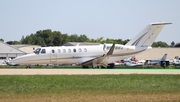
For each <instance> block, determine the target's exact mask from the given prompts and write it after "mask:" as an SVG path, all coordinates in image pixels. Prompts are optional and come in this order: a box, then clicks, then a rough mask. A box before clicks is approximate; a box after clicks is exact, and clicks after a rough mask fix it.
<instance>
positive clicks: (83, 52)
mask: <svg viewBox="0 0 180 102" xmlns="http://www.w3.org/2000/svg"><path fill="white" fill-rule="evenodd" d="M167 24H172V23H166V22H158V23H151V24H149V25H148V26H147V27H145V28H144V29H143V30H142V31H141V32H140V33H139V34H137V35H136V36H135V37H134V38H133V39H131V40H130V41H129V42H128V43H127V44H126V45H121V44H100V45H93V46H78V45H77V46H59V47H41V48H37V49H36V50H35V51H34V52H33V53H31V54H27V55H23V56H19V57H16V58H14V59H12V60H11V61H9V62H7V64H9V65H27V66H29V65H33V64H81V65H82V67H83V68H87V67H89V66H92V67H94V68H96V67H108V64H110V63H111V62H114V61H119V60H122V59H126V58H129V57H131V56H134V55H136V54H138V53H140V52H143V51H145V50H147V49H151V48H152V47H151V45H152V43H153V42H154V41H155V39H156V38H157V36H158V34H159V33H160V31H161V30H162V28H163V27H164V25H167ZM112 67H113V66H112Z"/></svg>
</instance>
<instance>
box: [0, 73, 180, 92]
mask: <svg viewBox="0 0 180 102" xmlns="http://www.w3.org/2000/svg"><path fill="white" fill-rule="evenodd" d="M179 87H180V75H138V74H134V75H30V76H23V75H10V76H8V75H6V76H0V94H3V93H62V94H63V93H64V92H65V93H66V92H71V91H73V92H75V91H78V92H85V91H87V92H98V91H99V92H105V93H107V92H108V93H109V94H111V93H120V94H124V93H125V94H127V93H128V94H136V93H179V92H180V88H179Z"/></svg>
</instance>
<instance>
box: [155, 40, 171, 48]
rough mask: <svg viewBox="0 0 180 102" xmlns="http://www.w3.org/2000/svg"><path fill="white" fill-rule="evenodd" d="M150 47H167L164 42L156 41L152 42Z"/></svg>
mask: <svg viewBox="0 0 180 102" xmlns="http://www.w3.org/2000/svg"><path fill="white" fill-rule="evenodd" d="M152 47H169V46H168V44H167V43H166V42H162V41H158V42H154V43H153V44H152Z"/></svg>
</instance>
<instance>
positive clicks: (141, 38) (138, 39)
mask: <svg viewBox="0 0 180 102" xmlns="http://www.w3.org/2000/svg"><path fill="white" fill-rule="evenodd" d="M167 24H172V23H166V22H159V23H151V24H149V25H148V26H147V27H145V28H144V29H143V30H142V31H141V32H140V33H139V34H138V35H136V36H135V37H134V38H133V39H131V40H130V41H129V42H128V43H127V44H126V45H127V46H142V47H149V46H151V45H152V43H153V42H154V41H155V40H156V38H157V36H158V35H159V33H160V31H161V30H162V28H163V27H164V25H167Z"/></svg>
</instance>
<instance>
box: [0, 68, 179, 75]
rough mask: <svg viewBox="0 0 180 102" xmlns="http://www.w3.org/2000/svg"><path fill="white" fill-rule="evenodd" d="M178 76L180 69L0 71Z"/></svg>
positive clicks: (4, 71) (0, 71)
mask: <svg viewBox="0 0 180 102" xmlns="http://www.w3.org/2000/svg"><path fill="white" fill-rule="evenodd" d="M101 74H180V69H0V75H101Z"/></svg>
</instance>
